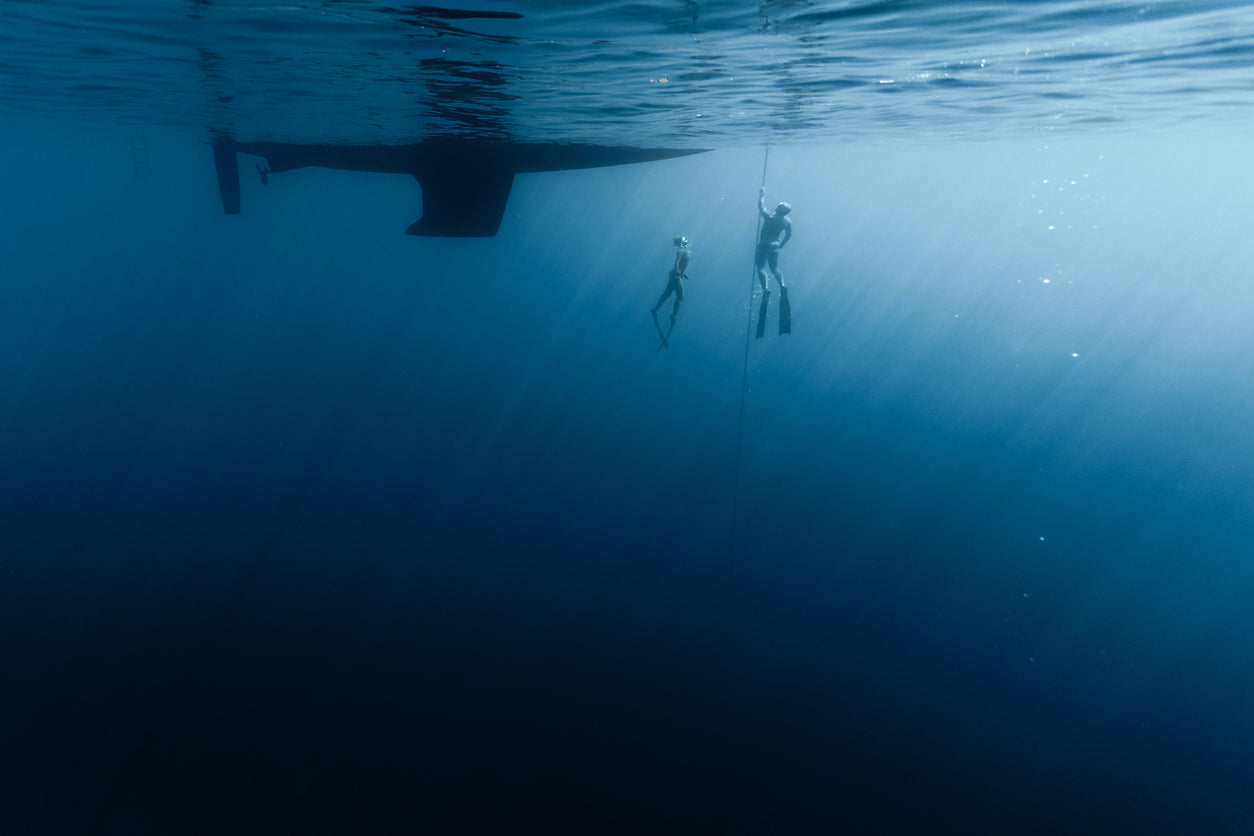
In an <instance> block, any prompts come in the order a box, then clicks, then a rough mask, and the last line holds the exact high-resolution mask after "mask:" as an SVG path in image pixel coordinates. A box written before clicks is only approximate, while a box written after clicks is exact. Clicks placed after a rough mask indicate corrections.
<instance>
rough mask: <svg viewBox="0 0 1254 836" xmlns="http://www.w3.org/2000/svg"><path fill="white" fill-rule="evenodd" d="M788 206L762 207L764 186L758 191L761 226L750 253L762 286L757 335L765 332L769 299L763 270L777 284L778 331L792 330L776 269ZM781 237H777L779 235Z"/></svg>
mask: <svg viewBox="0 0 1254 836" xmlns="http://www.w3.org/2000/svg"><path fill="white" fill-rule="evenodd" d="M791 211H792V207H791V206H789V205H788V204H787V203H780V204H779V205H778V206H776V207H775V211H774V212H770V211H767V208H766V186H763V187H762V188H761V189H760V190H759V192H758V212H759V213H760V214H761V216H762V229H761V232H760V233H759V234H758V247H757V251H756V252H755V253H754V256H753V259H754V266H755V267H756V268H757V271H758V282H759V283H760V284H761V285H762V308H761V310H760V311H759V312H758V337H761V336H762V334H763V333H764V332H765V331H766V307H767V304H768V303H769V302H770V300H771V289H770V287H769V286H768V285H767V272H768V269H769V272H770V274H771V275H774V276H775V281H776V282H777V283H778V284H779V333H781V334H790V333H792V307H791V306H790V305H789V304H788V288H786V287H784V274H783V272H782V271H780V269H779V251H780V250H781V249H782V248H783V246H784V245H785V244H787V243H788V239H789V238H792V218H790V217H788V213H790V212H791ZM781 235H782V236H783V238H782V239H781V238H780V236H781Z"/></svg>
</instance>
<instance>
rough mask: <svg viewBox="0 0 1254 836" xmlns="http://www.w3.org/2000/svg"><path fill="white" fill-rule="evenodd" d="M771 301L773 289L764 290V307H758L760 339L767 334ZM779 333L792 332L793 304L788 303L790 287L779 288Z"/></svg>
mask: <svg viewBox="0 0 1254 836" xmlns="http://www.w3.org/2000/svg"><path fill="white" fill-rule="evenodd" d="M770 302H771V291H769V290H764V291H763V292H762V307H760V308H758V337H757V338H758V339H759V340H760V339H762V337H763V336H764V335H765V334H766V308H767V306H768V305H769V304H770ZM779 333H781V334H791V333H792V305H790V304H789V303H788V288H786V287H782V288H780V290H779Z"/></svg>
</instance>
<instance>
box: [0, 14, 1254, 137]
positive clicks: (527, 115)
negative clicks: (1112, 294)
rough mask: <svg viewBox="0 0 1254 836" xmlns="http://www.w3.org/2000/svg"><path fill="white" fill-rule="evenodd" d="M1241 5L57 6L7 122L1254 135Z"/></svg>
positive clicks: (2, 50)
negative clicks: (41, 118) (1192, 127)
mask: <svg viewBox="0 0 1254 836" xmlns="http://www.w3.org/2000/svg"><path fill="white" fill-rule="evenodd" d="M1252 60H1254V10H1251V8H1250V7H1249V6H1247V5H1246V4H1243V3H1229V2H1158V3H1155V2H1150V3H1126V2H991V1H984V2H978V1H977V2H960V3H928V2H918V0H914V1H913V2H912V1H911V0H903V1H902V2H886V1H885V0H877V1H876V2H804V1H803V0H774V2H766V3H761V4H756V5H755V4H751V3H740V2H717V3H698V2H691V0H689V1H688V2H669V3H659V2H601V3H568V2H556V0H543V2H530V3H517V2H515V3H506V2H494V1H493V0H479V2H476V3H474V4H467V5H464V6H459V7H458V8H456V9H453V8H437V7H432V6H412V5H379V4H378V3H375V2H308V3H291V2H277V1H275V0H253V2H246V1H245V2H217V0H214V2H210V0H185V2H178V3H176V2H153V1H152V0H147V1H146V2H142V1H141V2H129V3H116V2H111V3H104V2H97V1H95V0H77V1H76V2H63V3H42V2H18V1H17V0H10V2H8V3H6V4H5V5H4V7H3V9H0V78H3V79H4V82H5V83H4V85H3V86H2V87H0V112H4V113H7V114H8V115H9V117H10V118H11V117H13V116H14V115H19V114H21V115H32V114H38V115H45V116H52V117H58V118H62V117H66V116H72V117H74V118H87V119H91V120H108V121H111V122H116V121H122V122H126V123H139V124H152V123H160V124H172V125H176V126H186V127H202V126H208V127H211V128H213V129H215V130H220V131H228V132H237V133H238V134H240V135H244V136H248V137H251V138H265V139H274V140H289V141H296V140H306V141H310V140H317V141H341V142H343V141H357V142H364V141H383V142H401V141H409V140H413V139H416V138H421V137H424V136H430V135H437V134H438V135H453V136H489V137H499V138H515V139H546V140H566V141H591V142H615V143H636V144H681V145H694V144H700V145H704V146H713V147H720V146H726V145H743V144H750V143H757V142H761V141H767V140H770V141H823V140H827V139H831V138H837V137H853V136H863V135H877V136H880V135H907V136H912V137H918V136H925V137H954V136H960V137H971V136H983V135H988V134H1001V133H1012V134H1017V133H1023V132H1042V131H1056V130H1071V131H1075V130H1081V131H1091V130H1095V129H1132V130H1143V129H1156V128H1160V127H1164V126H1170V125H1177V124H1181V123H1197V122H1201V123H1203V124H1204V125H1209V124H1214V125H1231V124H1234V123H1236V124H1240V123H1242V122H1244V121H1245V120H1246V119H1247V118H1248V117H1247V116H1246V114H1247V113H1248V108H1250V106H1251V105H1254V83H1252V82H1251V77H1250V66H1251V61H1252Z"/></svg>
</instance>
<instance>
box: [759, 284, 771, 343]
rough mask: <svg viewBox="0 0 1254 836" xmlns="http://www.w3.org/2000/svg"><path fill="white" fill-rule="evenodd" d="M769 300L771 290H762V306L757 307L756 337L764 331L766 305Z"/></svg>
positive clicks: (760, 335)
mask: <svg viewBox="0 0 1254 836" xmlns="http://www.w3.org/2000/svg"><path fill="white" fill-rule="evenodd" d="M770 302H771V291H769V290H764V291H762V307H761V308H758V339H759V340H760V339H762V335H763V334H765V333H766V306H767V305H769V304H770Z"/></svg>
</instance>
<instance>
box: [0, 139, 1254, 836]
mask: <svg viewBox="0 0 1254 836" xmlns="http://www.w3.org/2000/svg"><path fill="white" fill-rule="evenodd" d="M128 140H129V137H128V135H127V134H126V133H121V132H119V133H113V132H107V131H94V132H93V131H85V130H82V129H75V130H72V131H71V130H70V129H68V128H61V127H56V126H50V127H49V128H48V129H47V130H43V131H39V132H37V133H36V132H31V133H29V134H20V133H15V132H14V133H10V134H7V135H6V136H5V137H4V141H3V149H2V150H0V153H2V154H3V159H4V164H3V166H0V190H2V191H3V193H4V202H3V206H4V216H5V217H4V224H3V229H0V264H2V265H3V271H2V279H0V379H2V381H3V386H2V387H0V635H2V636H3V639H2V642H0V647H2V648H3V649H2V651H0V652H2V653H3V659H2V660H0V661H2V662H3V671H4V687H3V702H4V710H3V712H0V751H2V752H3V756H2V757H3V761H2V765H3V768H4V781H3V785H0V788H2V789H3V792H4V794H5V795H6V796H8V798H9V801H8V802H7V803H5V804H4V805H3V810H4V812H3V816H4V818H5V819H6V820H7V821H6V822H5V823H3V825H2V826H3V829H4V831H5V832H9V833H65V832H88V831H89V830H90V832H109V833H113V832H116V833H132V834H133V833H173V832H178V833H202V832H203V833H224V832H259V833H260V832H265V833H315V832H327V833H348V832H362V833H365V832H372V833H384V832H397V833H412V832H450V833H454V832H483V831H485V830H487V831H494V832H519V831H520V830H523V829H537V828H539V829H544V830H547V831H548V832H580V833H591V832H602V833H615V832H660V831H671V832H721V833H728V832H751V833H767V832H838V831H840V830H842V829H845V830H847V831H851V832H872V831H878V832H894V831H896V832H902V831H909V832H952V831H955V830H965V831H966V832H1041V833H1059V832H1141V833H1143V832H1238V831H1241V830H1242V829H1244V828H1247V827H1248V826H1249V825H1250V824H1251V822H1252V821H1254V799H1252V798H1251V796H1250V791H1249V786H1248V780H1247V779H1248V774H1249V771H1248V766H1249V757H1250V755H1249V753H1250V752H1251V751H1254V748H1252V747H1254V715H1252V713H1251V709H1250V705H1251V697H1252V696H1254V695H1252V694H1251V685H1252V684H1254V666H1252V663H1254V648H1252V645H1251V641H1250V636H1251V627H1254V625H1252V624H1251V619H1252V616H1251V615H1250V608H1249V598H1250V592H1251V588H1252V586H1254V583H1252V582H1254V572H1252V571H1251V569H1250V566H1249V555H1250V542H1251V533H1252V532H1254V519H1252V518H1251V501H1252V499H1254V489H1251V487H1250V483H1249V474H1250V473H1251V472H1252V471H1251V465H1252V464H1254V442H1252V441H1251V436H1250V433H1249V429H1248V428H1249V424H1250V418H1251V414H1252V412H1254V410H1252V407H1254V397H1252V394H1251V388H1250V383H1249V369H1248V363H1247V360H1246V358H1247V357H1248V355H1249V351H1250V348H1251V342H1252V341H1254V338H1251V336H1250V334H1249V328H1248V325H1247V323H1248V320H1249V311H1250V309H1251V303H1252V302H1254V293H1252V292H1251V290H1250V287H1249V277H1250V275H1251V267H1252V266H1254V265H1252V264H1251V255H1250V252H1249V248H1248V246H1247V237H1248V226H1249V224H1248V218H1249V211H1248V195H1249V194H1250V191H1251V186H1252V185H1254V183H1252V182H1251V181H1252V180H1254V169H1251V167H1250V166H1249V165H1247V164H1246V161H1245V160H1246V158H1245V155H1244V154H1243V153H1242V151H1241V149H1240V147H1239V146H1238V144H1237V143H1235V142H1231V143H1230V142H1227V141H1225V140H1221V139H1215V138H1206V137H1205V136H1204V135H1202V134H1185V133H1181V134H1178V135H1167V136H1158V137H1155V138H1148V137H1137V136H1109V137H1105V136H1101V135H1097V136H1092V137H1088V138H1071V139H1066V138H1044V137H1042V138H1025V139H1014V140H1011V139H1004V140H990V141H988V142H984V143H974V144H960V143H952V142H951V143H934V144H933V143H928V142H925V141H919V142H916V143H890V144H885V145H879V146H876V145H872V144H869V143H847V144H834V145H831V146H824V147H816V146H804V147H790V146H782V147H777V148H775V149H773V150H772V152H771V155H770V164H769V168H768V171H767V181H768V186H769V191H768V195H767V197H768V201H769V202H771V203H773V202H774V201H776V200H781V199H785V200H789V201H791V202H792V204H793V206H794V216H793V217H794V219H795V221H794V222H795V228H796V235H795V237H794V239H793V241H792V242H791V243H790V244H789V245H788V247H787V248H786V249H785V251H784V255H783V259H782V262H783V267H784V269H785V271H786V276H787V280H788V281H789V284H790V288H791V299H792V306H793V311H794V328H793V330H794V333H793V334H792V335H790V336H784V337H780V336H777V335H775V334H774V330H775V328H774V314H773V313H772V316H771V327H769V328H768V331H767V333H768V337H767V338H766V339H763V340H761V341H752V342H751V344H750V345H749V350H748V355H747V369H746V368H745V366H744V365H743V364H744V363H745V359H746V354H745V345H746V326H747V323H748V307H747V301H748V297H749V291H750V283H751V275H750V274H751V270H750V267H751V264H750V262H751V258H752V246H753V237H754V223H755V211H756V199H757V190H758V186H759V184H760V182H761V179H762V172H763V169H762V165H763V151H762V149H761V148H757V149H752V148H745V149H726V150H718V151H715V152H712V153H710V154H707V155H703V156H699V157H692V158H686V159H680V160H674V161H667V162H663V163H657V164H652V165H647V166H637V167H623V168H615V169H603V170H594V171H575V172H561V173H553V174H546V175H529V176H523V177H520V178H519V179H518V181H517V183H516V185H515V189H514V193H513V196H512V198H511V201H510V204H509V209H508V211H507V215H506V219H505V222H504V224H503V226H502V229H501V232H500V234H499V235H498V236H497V237H496V238H493V239H485V240H440V239H414V238H407V237H405V236H403V235H402V234H401V232H402V230H403V229H404V228H405V227H406V226H407V225H408V224H409V223H410V222H411V221H413V220H414V219H415V218H416V217H417V216H418V214H419V213H420V200H419V193H418V190H417V187H416V185H415V184H414V183H413V181H412V179H409V178H405V177H387V176H378V175H366V174H346V173H340V172H330V171H319V170H305V171H300V172H293V173H287V174H283V175H275V176H274V177H273V178H272V179H271V182H270V184H269V185H267V186H264V187H263V186H262V185H261V184H259V183H258V182H257V179H256V178H255V177H253V176H249V175H250V173H251V171H252V164H253V162H254V160H252V159H250V158H247V157H243V156H241V171H242V172H243V174H244V175H245V177H244V195H243V207H244V209H243V214H241V215H239V216H237V217H226V216H224V215H223V214H222V213H221V209H220V203H219V201H218V195H217V190H216V183H215V180H214V173H213V166H212V155H211V153H210V150H209V148H208V146H207V145H205V144H204V143H203V142H200V141H199V138H198V137H187V136H183V135H177V134H162V133H156V132H154V133H150V134H149V135H148V137H147V141H148V144H149V148H150V151H151V155H152V173H151V176H150V177H147V178H142V179H137V178H136V177H135V175H134V172H133V170H132V163H131V156H130V148H129V145H128ZM677 234H685V235H687V236H688V237H689V238H691V239H692V241H693V253H694V256H693V262H692V266H691V268H690V274H691V276H692V278H691V280H690V282H689V285H688V299H687V301H686V302H685V304H684V307H683V310H682V312H681V314H680V320H679V325H678V327H677V328H676V330H675V333H674V336H673V338H672V341H671V348H670V349H669V350H666V351H662V352H656V351H655V348H656V342H657V341H656V335H655V334H654V333H653V327H652V324H651V322H650V321H649V318H648V313H647V311H648V308H649V307H650V306H651V305H652V303H653V301H654V300H655V299H656V297H657V294H658V293H659V292H660V291H661V289H662V287H663V286H664V284H665V280H666V271H667V269H668V268H669V266H670V261H671V253H672V248H671V246H670V240H671V238H672V237H673V236H674V235H677ZM742 380H743V381H744V382H745V387H744V388H743V390H742ZM742 392H743V395H744V405H743V431H742V429H741V424H740V421H741V414H742V412H741V399H742Z"/></svg>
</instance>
